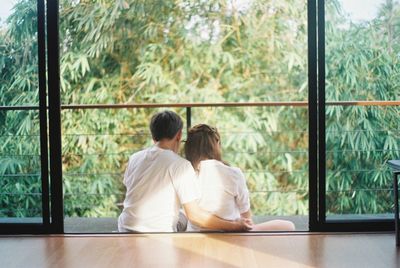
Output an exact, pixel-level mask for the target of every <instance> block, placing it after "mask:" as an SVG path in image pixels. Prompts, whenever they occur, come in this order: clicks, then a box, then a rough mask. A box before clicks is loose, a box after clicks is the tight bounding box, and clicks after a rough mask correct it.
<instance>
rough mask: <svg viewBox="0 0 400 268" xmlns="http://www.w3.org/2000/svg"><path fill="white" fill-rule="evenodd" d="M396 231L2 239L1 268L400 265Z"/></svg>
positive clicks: (0, 250)
mask: <svg viewBox="0 0 400 268" xmlns="http://www.w3.org/2000/svg"><path fill="white" fill-rule="evenodd" d="M399 252H400V251H399V250H398V249H397V248H396V246H395V241H394V234H308V233H294V234H268V235H266V234H262V235H261V234H254V235H248V234H247V235H246V234H244V235H240V234H149V235H137V234H136V235H108V236H89V235H88V236H32V237H29V236H7V237H0V266H1V267H7V268H10V267H207V268H208V267H364V268H365V267H400V255H399Z"/></svg>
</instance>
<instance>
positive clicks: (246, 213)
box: [240, 210, 251, 219]
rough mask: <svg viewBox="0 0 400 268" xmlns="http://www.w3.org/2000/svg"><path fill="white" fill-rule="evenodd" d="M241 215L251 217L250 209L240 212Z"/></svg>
mask: <svg viewBox="0 0 400 268" xmlns="http://www.w3.org/2000/svg"><path fill="white" fill-rule="evenodd" d="M240 217H242V218H246V219H251V211H250V210H248V211H246V212H244V213H241V214H240Z"/></svg>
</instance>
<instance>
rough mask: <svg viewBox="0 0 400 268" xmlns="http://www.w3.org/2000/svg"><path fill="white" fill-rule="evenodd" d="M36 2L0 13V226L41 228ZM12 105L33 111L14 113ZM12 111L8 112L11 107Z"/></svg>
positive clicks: (14, 4) (8, 1) (24, 1)
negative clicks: (7, 224)
mask: <svg viewBox="0 0 400 268" xmlns="http://www.w3.org/2000/svg"><path fill="white" fill-rule="evenodd" d="M37 50H38V43H37V2H36V1H32V0H20V1H13V0H3V1H2V2H1V10H0V81H1V82H0V106H5V107H2V109H1V110H0V223H32V222H33V223H41V222H42V189H41V186H42V184H41V170H40V138H39V109H38V104H39V98H38V56H37V55H38V54H37ZM15 106H33V107H32V109H31V110H18V108H16V107H15ZM12 107H14V109H15V110H13V108H12Z"/></svg>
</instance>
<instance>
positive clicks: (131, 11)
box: [60, 0, 308, 231]
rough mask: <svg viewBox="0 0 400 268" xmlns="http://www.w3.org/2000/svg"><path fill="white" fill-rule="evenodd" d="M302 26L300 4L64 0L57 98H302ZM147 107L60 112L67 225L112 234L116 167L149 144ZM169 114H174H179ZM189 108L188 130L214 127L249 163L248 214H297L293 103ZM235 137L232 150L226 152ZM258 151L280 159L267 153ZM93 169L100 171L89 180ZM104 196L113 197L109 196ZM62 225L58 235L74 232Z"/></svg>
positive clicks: (298, 114)
mask: <svg viewBox="0 0 400 268" xmlns="http://www.w3.org/2000/svg"><path fill="white" fill-rule="evenodd" d="M306 22H307V2H306V1H300V0H296V1H292V0H290V1H289V0H287V1H264V0H250V1H245V0H213V1H202V0H198V1H170V0H167V1H132V0H125V1H95V2H90V3H89V2H79V1H68V0H65V1H62V5H61V7H60V34H61V36H60V38H61V42H60V46H61V87H62V103H63V104H64V105H69V104H121V103H141V104H142V103H193V102H197V103H206V102H211V103H216V102H262V101H306V100H307V77H308V76H307V32H306V29H307V25H306ZM305 107H306V106H305ZM156 110H157V109H128V110H109V111H108V110H97V111H95V110H91V111H88V110H76V111H73V110H72V109H65V110H64V111H63V114H62V121H63V131H64V132H63V133H64V136H63V143H64V144H63V146H64V147H63V154H64V156H63V164H64V175H65V176H64V188H65V189H66V192H65V214H66V216H67V217H74V218H75V219H74V220H75V222H78V221H80V219H79V218H80V217H83V218H87V219H90V218H94V217H97V218H99V217H105V218H114V220H112V219H111V220H110V221H112V222H113V224H114V227H112V229H111V230H116V227H115V224H116V219H115V218H116V216H117V215H118V213H119V211H120V203H121V201H122V200H121V198H120V197H121V196H123V194H124V191H125V189H124V188H123V186H122V184H121V181H122V174H123V172H124V167H125V165H126V163H127V160H128V156H129V154H131V153H133V152H134V151H137V150H139V149H142V148H143V147H144V146H147V145H149V144H151V139H150V137H149V134H148V124H149V118H150V116H151V115H152V113H153V112H154V111H156ZM175 110H176V111H179V113H180V114H181V115H182V116H184V115H185V110H184V109H175ZM192 110H193V116H194V118H192V125H193V124H194V123H200V122H201V121H204V122H210V123H218V124H217V125H218V126H220V125H221V126H223V127H222V131H223V132H224V134H223V137H224V140H226V141H227V142H229V143H228V144H226V145H224V146H227V148H228V149H227V153H226V157H227V159H228V160H229V161H231V162H232V164H234V165H238V164H239V163H240V162H241V160H240V159H241V158H243V159H249V160H248V161H252V162H251V164H246V166H243V168H244V169H246V170H245V172H249V173H248V174H246V176H247V178H248V183H249V187H250V184H253V186H254V187H253V186H251V187H253V188H252V191H253V192H252V200H258V201H257V202H258V203H259V204H260V205H259V206H258V207H254V210H255V211H257V215H262V216H271V217H276V216H293V215H301V217H303V218H305V217H306V216H305V214H307V212H306V211H307V205H306V204H307V202H306V200H307V198H308V194H307V191H306V190H304V189H306V188H307V185H308V182H307V181H308V173H307V169H308V167H307V164H306V163H307V153H306V152H307V148H308V145H307V144H306V142H307V138H306V136H307V133H304V131H305V130H307V117H306V110H305V109H304V107H303V108H299V109H297V108H291V107H283V106H279V105H278V106H277V107H275V108H272V109H269V108H268V109H267V108H261V107H258V108H256V107H255V108H250V109H242V108H237V109H236V108H232V109H230V108H229V109H228V108H226V109H225V108H221V109H220V110H218V109H207V108H193V109H192ZM216 111H220V113H218V112H216ZM207 114H210V117H207ZM233 119H235V120H239V121H242V122H241V124H242V127H243V128H244V129H249V132H251V133H234V132H235V131H236V132H237V131H241V130H239V129H235V128H231V127H230V124H232V123H233V122H234V121H232V120H233ZM250 119H251V120H250ZM277 120H278V121H279V122H277ZM274 124H276V125H279V126H276V125H274ZM270 125H273V127H275V130H273V129H270V130H269V129H268V128H270V127H271V126H270ZM293 128H295V129H299V130H298V131H299V132H298V133H297V132H291V131H290V130H292V129H293ZM277 129H278V130H277ZM230 131H232V135H230V134H229V132H230ZM280 131H281V132H280ZM143 133H145V134H143ZM125 134H126V135H125ZM242 134H243V135H242ZM239 140H241V142H242V143H241V144H240V146H242V147H239V148H234V146H235V145H238V144H236V143H234V141H239ZM285 142H288V144H285ZM281 145H282V146H283V145H287V146H288V147H290V148H280V147H279V146H281ZM268 146H272V147H274V148H276V150H278V149H280V150H281V151H279V153H280V154H279V155H275V156H273V154H276V153H275V152H274V153H271V152H268V149H269V148H268ZM78 150H80V151H81V152H78ZM236 150H239V153H237V152H236ZM259 150H261V151H260V152H259ZM287 150H289V151H290V152H289V151H287ZM292 151H293V153H292ZM297 151H299V152H297ZM300 151H301V153H300ZM103 152H105V153H104V155H99V154H102V153H103ZM263 152H265V155H264V153H263ZM109 153H110V154H111V155H110V154H109ZM71 154H72V155H71ZM80 154H84V155H83V156H81V155H80ZM258 157H259V158H260V159H258ZM270 161H272V163H270ZM274 161H275V162H274ZM292 165H293V166H292ZM289 166H290V168H289ZM288 168H289V169H288ZM247 169H248V170H249V171H247ZM100 171H101V172H103V171H105V173H107V174H108V175H101V176H96V175H93V173H94V174H97V173H99V172H100ZM251 172H252V173H251ZM279 172H281V173H280V174H277V173H279ZM76 173H79V174H80V175H79V176H75V175H74V174H76ZM81 173H84V174H86V175H85V176H84V177H82V175H81ZM110 174H111V175H110ZM256 181H257V182H256ZM256 184H257V185H256ZM75 190H76V191H78V190H79V191H82V193H83V194H82V195H81V196H80V197H79V198H85V194H87V195H88V196H87V198H86V200H87V201H85V202H81V201H77V200H78V199H76V198H78V197H76V195H77V193H76V192H74V191H75ZM69 191H71V192H69ZM79 191H78V195H79ZM104 191H105V192H104ZM91 193H92V194H93V195H96V197H93V195H91ZM111 193H117V194H116V195H115V196H114V197H113V198H110V197H109V196H108V195H109V194H111ZM102 195H104V196H108V197H104V196H103V197H104V198H103V197H102ZM91 198H93V199H91ZM102 198H103V199H102ZM79 200H80V199H79ZM287 200H290V202H287ZM257 202H256V201H255V203H254V204H256V203H257ZM289 203H290V205H288V204H289ZM84 204H86V205H84ZM96 204H101V205H96ZM286 205H287V206H286ZM82 206H83V207H85V209H84V210H79V211H78V210H76V209H75V208H76V207H82ZM67 220H69V219H68V218H67V219H66V228H68V226H78V227H79V226H82V224H75V223H74V222H73V220H71V221H70V222H69V223H70V224H71V225H69V223H68V224H67ZM304 226H307V224H304ZM90 227H91V228H94V227H93V225H90V226H89V228H90ZM67 231H68V230H67ZM71 231H73V230H72V229H71ZM107 231H110V229H108V230H107Z"/></svg>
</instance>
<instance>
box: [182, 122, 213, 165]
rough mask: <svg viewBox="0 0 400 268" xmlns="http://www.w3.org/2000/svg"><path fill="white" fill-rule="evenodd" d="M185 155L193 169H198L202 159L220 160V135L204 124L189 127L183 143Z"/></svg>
mask: <svg viewBox="0 0 400 268" xmlns="http://www.w3.org/2000/svg"><path fill="white" fill-rule="evenodd" d="M185 156H186V158H187V159H188V160H189V161H190V162H191V163H192V165H193V167H194V168H195V169H198V166H199V164H200V161H202V160H207V159H216V160H219V161H221V137H220V135H219V133H218V130H217V129H216V128H214V127H211V126H209V125H206V124H199V125H196V126H194V127H192V128H190V129H189V131H188V135H187V140H186V143H185Z"/></svg>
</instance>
